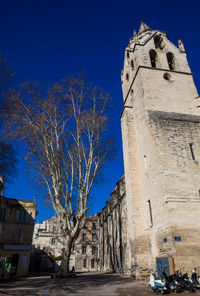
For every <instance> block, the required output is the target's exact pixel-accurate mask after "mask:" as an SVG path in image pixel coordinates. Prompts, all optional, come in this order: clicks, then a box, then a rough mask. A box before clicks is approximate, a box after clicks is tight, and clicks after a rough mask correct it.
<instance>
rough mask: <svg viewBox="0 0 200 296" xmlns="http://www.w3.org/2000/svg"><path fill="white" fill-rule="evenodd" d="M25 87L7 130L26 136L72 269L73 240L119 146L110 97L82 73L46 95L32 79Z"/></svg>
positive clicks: (65, 265)
mask: <svg viewBox="0 0 200 296" xmlns="http://www.w3.org/2000/svg"><path fill="white" fill-rule="evenodd" d="M23 90H25V92H24V91H23V92H21V93H20V94H19V93H18V95H17V94H16V93H15V92H14V91H13V92H11V94H10V112H8V113H7V114H8V120H7V126H6V130H7V131H8V130H10V131H11V133H10V134H11V135H12V137H14V138H15V139H16V138H20V139H22V140H23V141H25V143H26V144H27V147H28V155H27V160H28V161H29V162H31V164H32V167H33V168H34V169H35V172H37V173H38V174H39V176H40V180H41V181H42V182H43V183H44V184H45V186H46V189H47V191H48V196H49V201H50V203H51V205H52V206H53V209H54V211H55V214H56V216H57V217H58V219H59V221H60V230H61V232H62V236H63V239H64V246H63V248H64V251H63V260H62V263H61V270H62V273H67V272H69V260H70V255H71V248H72V244H73V242H74V241H75V240H76V238H77V237H78V235H79V233H80V230H81V229H82V228H83V226H84V223H85V219H86V215H87V211H88V206H87V204H88V198H89V195H90V192H91V188H92V186H93V184H94V181H95V179H96V177H97V174H98V173H99V171H100V169H101V168H102V167H103V165H104V163H105V161H106V160H107V159H108V157H109V156H110V155H111V152H112V151H113V150H112V148H113V141H112V140H111V138H109V136H108V129H107V122H108V118H107V116H106V111H107V110H108V108H109V107H110V96H109V95H108V94H105V93H104V92H103V91H102V90H100V89H98V88H96V87H92V86H90V87H87V86H86V85H85V80H84V78H83V77H81V76H79V77H78V78H75V77H69V78H67V79H65V80H62V82H61V83H56V84H54V85H53V86H52V87H51V88H49V89H48V91H47V93H46V94H45V93H44V92H42V93H41V92H40V91H38V89H37V87H30V85H29V84H24V86H23ZM25 94H26V95H25ZM27 94H28V95H29V98H27ZM25 98H26V100H27V101H29V103H26V102H25V101H26V100H25ZM14 130H15V132H14Z"/></svg>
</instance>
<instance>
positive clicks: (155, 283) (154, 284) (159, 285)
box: [149, 270, 169, 294]
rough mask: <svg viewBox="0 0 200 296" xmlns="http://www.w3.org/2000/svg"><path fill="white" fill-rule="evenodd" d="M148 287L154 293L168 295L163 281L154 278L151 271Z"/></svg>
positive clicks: (154, 275)
mask: <svg viewBox="0 0 200 296" xmlns="http://www.w3.org/2000/svg"><path fill="white" fill-rule="evenodd" d="M149 287H150V289H151V290H152V291H154V292H160V293H161V294H168V293H169V290H168V288H167V287H166V284H165V280H164V279H161V278H158V277H156V273H155V272H154V271H153V270H152V271H151V274H150V279H149Z"/></svg>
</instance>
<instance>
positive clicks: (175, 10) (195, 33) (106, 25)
mask: <svg viewBox="0 0 200 296" xmlns="http://www.w3.org/2000/svg"><path fill="white" fill-rule="evenodd" d="M0 4H1V5H0V53H1V54H2V55H4V56H5V57H6V58H7V60H8V62H9V64H10V65H11V67H12V69H13V70H14V71H15V72H16V73H17V82H21V81H23V80H25V79H27V78H29V79H30V80H37V81H41V82H43V83H45V84H50V83H52V82H54V81H57V80H59V79H61V78H62V77H65V76H66V75H67V74H70V73H75V74H76V73H78V72H85V73H87V74H88V80H89V81H90V82H92V83H93V84H95V85H98V86H99V87H101V88H103V89H104V90H105V91H107V92H109V93H110V94H111V96H112V98H113V103H114V107H113V110H112V113H111V126H110V128H111V132H112V134H113V135H114V136H115V137H116V139H117V146H118V152H119V158H117V159H115V160H114V161H112V162H110V163H108V165H107V166H106V168H105V170H104V182H103V183H101V184H98V186H96V187H95V188H94V190H93V195H94V196H95V201H93V203H92V209H91V213H92V214H94V213H95V212H97V211H100V210H101V208H102V207H104V206H105V201H106V200H108V199H109V194H110V192H111V191H112V190H113V189H114V187H115V183H116V182H117V181H118V180H119V178H120V177H121V175H122V174H123V155H122V148H121V130H120V120H119V117H120V113H121V110H122V92H121V81H120V73H121V69H122V67H123V58H124V49H125V47H126V46H127V44H128V40H129V38H131V36H132V33H133V29H134V28H136V30H137V31H138V28H139V24H140V20H141V19H143V20H144V21H145V22H146V23H147V24H148V25H149V26H150V27H151V28H152V29H159V30H162V31H166V32H167V34H168V37H169V39H170V40H171V41H172V42H173V43H175V44H176V45H177V41H178V39H181V40H182V41H183V43H184V45H185V49H186V51H187V54H188V61H189V64H190V67H191V69H192V72H193V73H194V74H195V75H194V78H195V83H196V86H197V87H198V85H199V74H200V58H199V52H200V39H199V31H200V18H199V12H200V2H199V1H194V0H191V1H186V0H180V1H179V0H174V1H171V0H168V1H160V0H159V1H149V0H148V1H147V0H143V1H134V0H131V1H130V0H126V1H122V0H120V1H118V0H107V1H105V0H95V1H94V0H93V1H92V0H84V1H83V0H82V1H81V0H78V1H76V0H74V1H68V0H65V1H64V0H49V1H47V0H28V1H27V0H26V1H24V0H18V1H16V0H15V1H9V0H6V1H2V0H1V1H0ZM18 149H19V159H20V164H19V168H18V170H19V171H18V177H17V178H16V179H15V180H14V184H12V185H10V186H9V187H7V189H6V191H5V193H4V194H5V195H6V196H7V197H15V198H21V199H30V200H33V196H34V194H37V201H38V210H39V215H38V219H39V220H43V219H47V218H49V217H50V216H51V212H50V211H49V209H48V208H47V207H46V206H45V205H44V203H43V201H42V199H41V195H42V194H41V192H40V191H39V190H38V189H37V188H34V187H33V185H31V182H30V181H28V178H27V176H26V173H25V172H24V167H25V166H24V162H23V147H19V148H18Z"/></svg>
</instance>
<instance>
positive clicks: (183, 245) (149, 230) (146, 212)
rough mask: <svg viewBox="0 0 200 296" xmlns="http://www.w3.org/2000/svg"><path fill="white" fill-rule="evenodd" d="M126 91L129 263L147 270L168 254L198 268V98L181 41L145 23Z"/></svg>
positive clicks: (128, 67) (127, 66)
mask: <svg viewBox="0 0 200 296" xmlns="http://www.w3.org/2000/svg"><path fill="white" fill-rule="evenodd" d="M122 90H123V98H124V106H123V111H122V115H121V127H122V139H123V155H124V169H125V182H126V198H127V217H128V219H127V237H128V242H127V254H126V255H127V256H126V258H127V262H126V268H127V270H129V271H130V272H131V273H132V274H134V275H135V276H136V277H140V276H144V275H146V274H147V273H148V272H149V269H150V268H154V267H155V265H156V260H158V259H159V258H163V257H165V258H171V259H172V262H174V267H175V269H177V268H181V269H182V271H187V272H190V271H191V269H192V268H193V267H197V268H198V267H199V268H200V109H199V108H200V103H199V96H198V93H197V90H196V87H195V85H194V81H193V75H192V73H191V70H190V68H189V65H188V62H187V57H186V52H185V49H184V46H183V43H182V42H181V41H180V40H179V42H178V47H176V46H175V45H174V44H173V43H172V42H171V41H170V40H169V39H168V37H167V35H166V33H165V32H163V31H158V30H152V29H150V28H149V27H148V26H147V25H146V24H145V23H144V22H142V23H141V25H140V29H139V32H138V34H137V33H136V32H135V31H134V34H133V37H132V38H131V39H130V40H129V43H128V46H127V47H126V50H125V58H124V68H123V70H122ZM171 264H172V263H171ZM172 265H173V264H172ZM171 268H172V267H171ZM199 271H200V270H199Z"/></svg>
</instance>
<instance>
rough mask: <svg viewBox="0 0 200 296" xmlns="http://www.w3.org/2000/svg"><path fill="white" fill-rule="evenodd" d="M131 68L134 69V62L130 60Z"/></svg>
mask: <svg viewBox="0 0 200 296" xmlns="http://www.w3.org/2000/svg"><path fill="white" fill-rule="evenodd" d="M131 69H132V70H134V62H133V60H131Z"/></svg>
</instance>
